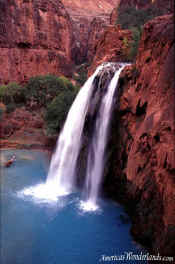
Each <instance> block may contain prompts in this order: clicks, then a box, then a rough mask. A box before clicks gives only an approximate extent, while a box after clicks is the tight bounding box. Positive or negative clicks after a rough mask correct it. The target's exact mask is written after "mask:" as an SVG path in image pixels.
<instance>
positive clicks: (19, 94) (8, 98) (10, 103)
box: [0, 75, 79, 134]
mask: <svg viewBox="0 0 175 264" xmlns="http://www.w3.org/2000/svg"><path fill="white" fill-rule="evenodd" d="M78 91H79V89H78V87H76V86H73V84H72V83H71V82H70V81H69V80H68V79H67V78H65V77H64V76H60V77H57V76H54V75H46V76H36V77H33V78H30V79H29V81H28V83H27V84H26V85H24V86H21V85H19V84H17V83H9V84H8V85H1V86H0V102H2V103H3V104H4V105H5V107H6V111H7V112H8V113H10V112H12V111H14V110H15V109H16V108H17V107H21V106H26V107H28V109H30V107H31V105H33V103H34V105H35V110H36V109H38V110H39V109H41V112H42V115H43V117H44V119H45V121H46V127H47V132H48V134H49V133H50V134H54V133H57V132H58V130H60V129H61V127H62V125H63V123H64V121H65V119H66V115H67V113H68V111H69V108H70V106H71V104H72V103H73V100H74V98H75V96H76V94H77V93H78ZM2 114H3V110H2V111H1V108H0V118H2Z"/></svg>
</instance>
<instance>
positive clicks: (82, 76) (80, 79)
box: [73, 63, 89, 87]
mask: <svg viewBox="0 0 175 264" xmlns="http://www.w3.org/2000/svg"><path fill="white" fill-rule="evenodd" d="M88 67H89V64H88V63H84V64H81V65H80V66H78V67H77V69H76V72H77V73H76V75H75V74H74V76H73V79H74V80H75V81H76V83H77V85H78V86H80V87H81V86H82V85H83V84H84V83H85V81H86V80H87V72H88Z"/></svg>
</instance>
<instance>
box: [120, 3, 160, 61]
mask: <svg viewBox="0 0 175 264" xmlns="http://www.w3.org/2000/svg"><path fill="white" fill-rule="evenodd" d="M161 14H162V13H161V11H160V10H158V9H156V8H155V7H153V6H152V7H149V8H147V9H136V8H135V7H126V8H120V9H119V11H118V18H117V21H116V24H120V25H121V27H122V29H130V30H131V31H132V36H133V40H132V41H131V42H130V43H129V46H130V51H129V53H128V59H129V60H131V61H133V60H134V59H135V58H136V55H137V52H138V46H139V41H140V38H141V33H142V28H143V25H144V24H145V23H146V22H147V21H149V20H150V19H153V18H154V17H156V16H159V15H161ZM124 44H126V43H124Z"/></svg>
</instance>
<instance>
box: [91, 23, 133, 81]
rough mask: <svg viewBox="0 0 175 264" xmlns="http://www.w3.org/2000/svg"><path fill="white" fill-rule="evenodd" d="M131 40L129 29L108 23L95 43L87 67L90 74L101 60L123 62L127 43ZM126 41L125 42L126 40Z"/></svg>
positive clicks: (125, 59) (125, 57) (126, 52)
mask: <svg viewBox="0 0 175 264" xmlns="http://www.w3.org/2000/svg"><path fill="white" fill-rule="evenodd" d="M131 40H132V33H131V31H129V30H122V29H121V28H120V26H113V25H109V26H108V27H106V29H105V31H104V32H103V34H101V37H100V39H99V40H98V41H97V42H96V45H95V48H94V49H95V51H96V53H95V56H94V58H93V61H92V64H91V66H90V68H89V71H88V75H89V76H90V75H91V74H92V73H93V72H94V71H95V69H96V68H97V66H98V65H100V64H102V63H103V62H125V61H127V60H128V59H127V57H128V56H127V54H128V50H129V46H128V45H127V43H129V42H130V41H131ZM125 41H126V42H127V43H126V42H125Z"/></svg>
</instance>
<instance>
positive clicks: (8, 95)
mask: <svg viewBox="0 0 175 264" xmlns="http://www.w3.org/2000/svg"><path fill="white" fill-rule="evenodd" d="M25 99H26V98H25V91H24V89H23V87H21V86H20V85H19V84H17V83H15V82H13V83H9V84H8V85H1V86H0V101H1V102H3V103H4V104H5V105H9V104H13V105H19V104H24V103H25Z"/></svg>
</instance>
